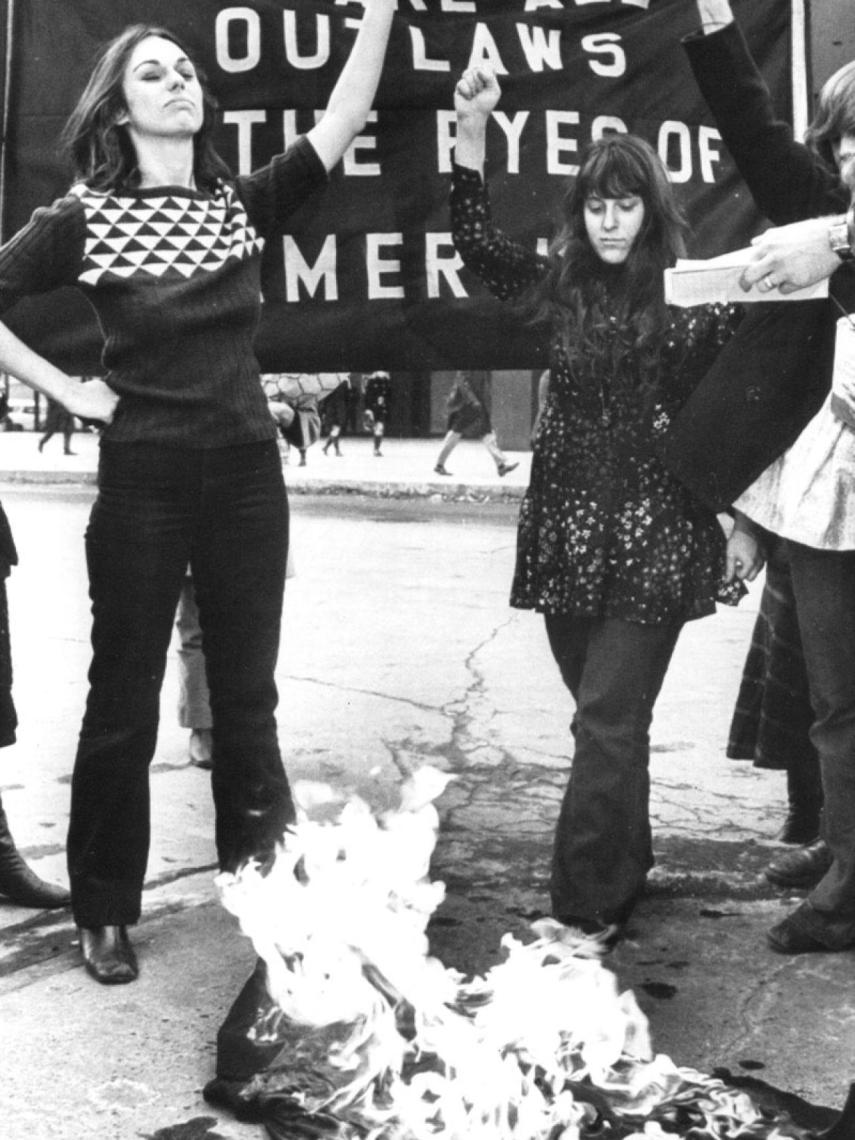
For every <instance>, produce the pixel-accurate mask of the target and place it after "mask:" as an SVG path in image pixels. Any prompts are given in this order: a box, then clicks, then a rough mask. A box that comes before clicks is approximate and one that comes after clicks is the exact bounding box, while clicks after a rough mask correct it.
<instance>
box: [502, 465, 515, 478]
mask: <svg viewBox="0 0 855 1140" xmlns="http://www.w3.org/2000/svg"><path fill="white" fill-rule="evenodd" d="M518 467H519V463H500V464H499V478H500V479H503V478H504V477H505V475H510V473H511V472H512V471H516V469H517V468H518Z"/></svg>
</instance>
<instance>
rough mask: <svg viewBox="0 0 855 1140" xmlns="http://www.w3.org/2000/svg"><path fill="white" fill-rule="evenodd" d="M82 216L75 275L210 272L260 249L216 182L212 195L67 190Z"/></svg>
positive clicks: (87, 279)
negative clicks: (80, 261)
mask: <svg viewBox="0 0 855 1140" xmlns="http://www.w3.org/2000/svg"><path fill="white" fill-rule="evenodd" d="M72 193H74V194H75V195H76V196H77V197H78V198H79V199H80V201H81V203H82V205H83V207H84V211H85V215H86V244H85V249H84V255H83V268H82V270H81V272H80V274H79V276H78V280H79V281H80V282H82V283H85V284H87V285H97V284H98V283H99V282H100V281H101V280H102V279H104V278H107V277H111V278H113V279H116V278H119V279H128V278H130V277H134V276H140V277H142V276H149V277H156V278H169V277H176V278H189V277H191V276H192V275H193V274H196V273H200V272H203V273H213V272H215V271H216V270H218V269H221V268H222V266H223V265H225V263H226V262H227V261H228V260H229V259H230V258H235V259H237V260H239V261H242V260H245V259H246V258H249V257H253V256H255V255H256V254H258V253H260V252H261V249H262V248H263V245H264V242H263V240H262V238H260V237H259V236H258V234H257V233H256V232H255V230H254V229H253V227H252V226H251V224H250V222H249V219H248V218H247V216H246V211H245V210H244V208H243V205H242V204H241V202H240V200H239V199H238V197H237V195H236V194H235V193H234V192H233V190H232V189H231V188H230V187H228V186H226V185H221V186H220V188H219V190H218V192H217V193H216V194H215V195H214V196H213V197H212V198H190V197H188V198H186V199H185V198H183V197H180V196H177V197H175V196H172V195H169V194H164V195H159V196H158V197H140V196H137V195H134V194H99V193H96V192H95V191H92V190H89V189H88V188H87V187H85V186H82V185H79V186H75V187H74V188H73V190H72Z"/></svg>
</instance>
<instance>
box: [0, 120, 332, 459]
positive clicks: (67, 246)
mask: <svg viewBox="0 0 855 1140" xmlns="http://www.w3.org/2000/svg"><path fill="white" fill-rule="evenodd" d="M325 184H326V171H325V169H324V166H323V164H322V163H321V161H320V159H319V158H318V156H317V154H316V152H315V150H314V148H313V147H312V145H311V143H310V142H309V141H308V140H307V139H306V138H301V139H299V140H298V141H297V142H296V143H295V145H294V146H293V147H291V148H289V150H288V151H287V153H285V154H284V155H279V156H277V157H276V158H274V159H273V160H272V161H271V162H270V163H269V165H267V166H265V167H262V168H261V169H259V170H257V171H255V172H254V173H253V174H251V175H249V176H247V177H239V178H236V179H235V180H234V183H232V184H227V183H225V182H221V183H219V184H218V185H217V187H216V188H215V190H214V191H213V192H212V193H210V194H209V193H203V192H201V191H196V190H189V189H186V188H182V187H172V186H169V187H157V188H155V189H146V190H139V189H123V190H121V191H116V192H114V193H109V194H103V193H97V192H95V191H93V190H90V189H89V188H88V187H86V186H85V185H82V184H78V185H76V186H74V187H72V189H71V190H70V192H69V193H68V195H67V196H66V197H64V198H62V199H60V200H59V201H57V202H55V203H54V204H53V205H52V206H50V207H49V208H47V209H39V210H36V212H35V213H34V214H33V217H32V218H31V220H30V221H29V223H28V224H27V225H26V226H25V227H24V228H23V229H22V230H21V231H20V232H19V233H18V234H17V235H16V236H15V237H14V238H13V239H12V240H11V241H9V242H8V243H7V244H6V245H5V246H3V248H2V249H0V311H5V310H6V309H8V308H9V307H11V306H12V305H13V304H14V303H15V302H16V301H17V300H19V299H20V298H22V297H25V296H27V295H29V294H33V293H46V292H49V291H50V290H53V289H56V288H58V287H59V286H62V285H74V286H76V287H77V288H79V289H80V290H81V291H82V292H83V293H84V295H85V296H86V298H87V299H88V300H89V302H90V304H91V305H92V307H93V308H94V310H95V312H96V314H97V316H98V321H99V323H100V326H101V330H102V332H103V334H104V350H103V354H102V361H103V366H104V379H105V380H106V381H107V383H108V384H109V385H110V387H111V388H113V389H114V390H115V391H116V392H117V393H118V395H119V396H120V397H121V398H120V401H119V404H118V407H117V409H116V413H115V416H114V419H113V422H112V423H111V424H110V425H109V426H108V427H107V428H106V429H105V432H104V438H106V439H110V440H114V441H121V442H141V441H145V442H159V443H169V444H180V445H182V446H188V447H219V446H225V445H229V444H237V443H248V442H252V441H258V440H264V439H273V438H274V437H275V435H276V428H275V424H274V422H273V420H272V418H271V416H270V413H269V411H268V409H267V402H266V400H265V397H264V394H263V392H262V388H261V384H260V382H259V367H258V362H257V360H256V358H255V353H254V348H253V340H254V337H255V332H256V329H257V326H258V320H259V316H260V311H261V252H262V249H263V248H264V241H265V239H266V238H268V237H270V236H272V235H274V234H276V233H278V232H279V231H281V229H282V227H283V225H284V223H285V221H286V219H287V218H288V216H289V215H290V214H291V213H293V211H294V210H296V209H297V208H298V207H299V206H301V205H302V204H303V202H304V201H305V200H306V198H307V197H308V196H309V195H311V194H312V193H313V192H315V191H316V190H317V189H318V188H320V187H321V186H323V185H325Z"/></svg>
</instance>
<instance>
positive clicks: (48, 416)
mask: <svg viewBox="0 0 855 1140" xmlns="http://www.w3.org/2000/svg"><path fill="white" fill-rule="evenodd" d="M57 433H61V434H62V439H63V445H64V446H63V451H64V453H65V454H66V455H74V452H73V451H72V450H71V437H72V435H74V416H73V415H72V414H71V412H68V411H66V409H65V408H64V407H63V406H62V404H60V403H58V402H57V401H56V400H51V399H50V398H48V402H47V412H46V413H45V432H44V435H43V436H42V438H41V439H40V440H39V451H44V447H45V444H46V443H47V442H48V440H49V439H51V438H52V437H53V436H54V435H56V434H57Z"/></svg>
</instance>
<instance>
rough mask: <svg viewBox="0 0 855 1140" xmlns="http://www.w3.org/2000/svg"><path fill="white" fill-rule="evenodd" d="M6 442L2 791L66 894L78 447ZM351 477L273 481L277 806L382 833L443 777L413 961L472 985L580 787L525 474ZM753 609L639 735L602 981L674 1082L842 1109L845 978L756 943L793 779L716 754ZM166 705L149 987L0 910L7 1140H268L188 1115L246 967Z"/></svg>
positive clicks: (29, 846) (371, 472)
mask: <svg viewBox="0 0 855 1140" xmlns="http://www.w3.org/2000/svg"><path fill="white" fill-rule="evenodd" d="M7 440H10V437H9V436H4V440H3V450H5V452H6V454H5V456H4V462H3V465H4V467H5V469H6V470H5V476H4V475H3V473H2V472H0V478H5V483H4V485H3V486H2V487H0V498H2V500H3V503H4V506H5V508H6V510H7V513H8V514H9V516H10V518H11V521H12V525H13V529H14V531H15V534H16V538H17V540H18V543H19V547H20V550H21V556H22V562H21V566H20V567H19V568H18V569H17V570H16V571H15V573H14V575H13V577H12V579H11V583H10V593H11V606H12V622H13V640H14V653H15V667H16V699H17V703H18V706H19V713H20V716H21V732H20V734H19V743H18V744H17V745H16V746H15V747H14V748H12V749H8V750H5V753H4V755H3V756H2V757H0V788H2V794H3V801H4V804H5V806H6V809H7V812H8V814H9V817H10V820H11V823H12V826H13V830H14V832H15V835H16V838H17V840H18V843H19V846H20V847H21V849H22V850H23V852H24V853H25V855H26V857H27V858H28V860H29V861H30V862H31V863H32V864H33V866H34V867H35V868H36V869H37V870H38V871H39V873H41V874H42V875H44V876H45V877H50V878H54V879H57V880H64V878H65V868H64V850H63V844H64V835H65V828H66V824H67V813H68V775H69V771H70V766H71V762H72V757H73V751H74V742H75V739H76V734H77V728H78V724H79V717H80V710H81V708H82V702H83V699H84V696H85V685H86V681H85V674H86V667H87V664H88V641H87V639H88V600H87V597H86V588H85V574H84V569H83V549H82V531H83V527H84V526H85V520H86V515H87V512H88V508H89V504H90V502H91V498H92V493H93V492H92V486H91V472H92V470H93V466H94V439H93V438H91V437H86V436H81V437H77V439H76V441H75V443H76V447H75V449H76V450H77V451H78V452H79V454H78V456H76V457H73V459H70V460H68V461H65V460H63V458H62V457H61V456H59V455H58V454H57V455H56V456H54V457H51V456H48V455H45V456H38V455H33V454H32V453H34V452H35V450H36V448H35V442H36V441H35V438H34V437H30V436H25V437H24V438H23V439H22V438H19V437H17V436H14V437H12V438H11V441H10V445H9V447H8V448H7V446H6V444H7ZM48 450H49V449H46V451H48ZM343 450H344V452H345V456H344V458H343V459H342V460H340V461H337V465H336V461H334V460H333V459H332V458H330V459H325V457H323V456H322V455H321V453H320V452H319V451H317V449H315V451H311V452H310V453H309V466H308V467H307V468H306V469H300V470H296V469H291V468H290V467H289V468H287V469H286V477H287V479H288V481H289V483H290V484H291V486H292V491H293V492H294V493H293V494H292V513H293V545H294V553H295V561H296V569H297V575H296V577H295V578H294V579H292V580H290V581H289V583H288V587H287V590H286V616H285V630H284V641H283V653H282V660H281V662H280V670H279V678H278V679H279V683H280V694H281V706H280V716H279V723H280V736H281V741H282V746H283V751H284V754H285V757H286V763H287V766H288V769H289V772H290V774H291V775H292V778H293V779H295V780H300V779H310V780H321V781H328V782H330V783H332V784H334V785H336V786H337V787H339V788H342V789H345V790H346V791H348V792H355V793H359V794H361V795H363V796H365V797H366V798H367V799H369V800H370V801H371V802H372V803H375V804H377V805H378V806H382V805H387V804H389V803H390V802H392V801H393V800H394V796H395V790H396V788H397V786H398V784H399V782H400V779H401V778H402V776H403V775H405V774H406V773H407V772H409V771H411V770H413V769H414V768H416V767H418V766H419V765H422V764H425V763H430V764H434V765H437V766H438V767H441V768H443V769H445V770H447V771H448V772H450V773H451V774H453V776H454V779H453V780H452V781H451V782H450V784H449V785H448V787H447V789H446V791H445V792H444V793H443V795H442V797H441V799H440V800H439V802H438V807H439V810H440V816H441V832H440V836H439V840H438V844H437V848H436V851H435V857H434V868H433V870H434V876H435V877H436V878H440V879H442V880H444V881H445V883H446V886H447V896H446V899H445V902H444V903H443V904H442V906H441V907H440V908H439V910H438V911H437V913H436V915H435V916H434V919H433V921H432V923H431V927H430V936H431V946H432V950H433V952H434V953H435V954H437V955H438V956H439V957H440V958H441V959H442V961H443V962H445V963H446V964H447V965H449V966H454V967H456V968H458V969H460V970H461V971H463V972H464V973H480V972H482V971H483V970H484V969H485V968H487V967H488V966H489V965H491V964H492V963H493V962H495V961H497V960H498V958H499V956H500V939H501V937H502V935H503V934H505V933H506V932H511V933H514V934H517V935H519V936H520V937H525V936H526V935H527V932H528V924H529V923H530V922H531V921H532V919H534V918H536V917H538V916H540V915H541V914H543V913H546V912H547V905H548V903H547V893H546V876H547V871H548V863H549V852H550V845H551V837H552V828H553V825H554V821H555V818H556V815H557V811H558V805H559V802H560V798H561V795H562V793H563V789H564V784H565V780H566V772H567V767H568V725H569V720H570V716H571V714H572V708H571V707H570V702H569V698H568V697H567V695H566V693H565V692H564V690H563V688H562V686H561V684H560V681H559V679H558V677H557V673H556V670H555V669H554V666H553V665H552V662H551V660H550V657H549V652H548V648H547V645H546V639H545V636H544V634H543V631H542V628H541V625H540V622H539V620H538V619H537V618H536V617H535V616H534V615H531V614H527V613H520V612H517V611H513V610H511V609H509V607H508V605H507V592H508V586H509V581H510V572H511V566H512V560H513V550H514V520H515V513H516V500H517V499H518V497H519V494H520V493H521V489H522V487H523V486H524V484H525V462H524V460H525V457H520V458H522V459H523V463H522V464H521V468H520V470H519V471H518V472H515V473H514V477H515V478H516V481H515V482H508V481H505V482H500V481H499V480H498V479H497V478H495V477H491V476H490V474H489V473H488V472H486V471H485V462H486V457H485V455H484V453H483V449H481V448H479V445H477V444H473V445H472V448H471V449H469V448H467V446H466V445H465V444H463V445H461V447H460V449H459V450H458V452H456V453H455V459H456V460H457V465H456V470H457V471H458V472H459V475H458V476H457V477H456V478H455V481H454V482H452V483H451V484H449V483H448V482H445V483H442V484H441V485H440V484H438V482H437V480H436V479H435V478H433V477H431V476H430V474H429V472H430V468H431V466H432V463H431V460H432V457H433V452H434V450H435V443H434V441H395V440H390V441H388V443H387V445H386V451H387V456H388V462H387V459H384V460H382V461H379V462H378V461H376V460H373V459H372V457H371V455H370V444H369V443H368V441H366V440H355V441H349V443H347V444H346V445H345V446H344V448H343ZM514 458H517V457H516V456H515V457H514ZM378 468H380V469H382V471H383V473H384V475H383V480H379V474H378ZM432 479H433V481H432ZM380 489H382V493H381V490H380ZM758 597H759V589H758V588H757V587H755V588H754V589H753V590H752V593H751V595H750V596H749V598H748V599H746V600H745V601H744V602H743V604H742V605H741V606H740V608H739V609H737V610H730V609H723V610H721V611H720V612H719V613H718V614H717V615H716V616H715V617H713V618H708V619H704V620H702V621H700V622H696V623H693V624H692V625H690V626H689V627H687V629H686V631H685V632H684V635H683V638H682V640H681V642H680V644H679V646H678V650H677V654H676V656H675V659H674V662H673V664H672V667H671V670H670V671H669V675H668V678H667V679H666V683H665V686H664V689H663V693H662V696H661V698H660V702H659V705H658V706H657V715H656V719H655V722H654V727H653V758H652V775H653V790H652V814H653V820H654V837H655V851H656V857H657V865H656V868H655V869H654V871H653V873H652V875H651V878H650V883H649V890H648V894H647V896H646V897H645V899H644V900H642V902H641V904H640V905H639V907H638V909H637V912H636V914H635V916H634V918H633V922H632V925H631V929H630V932H629V938H628V939H627V940H626V942H624V943H623V944H621V946H620V947H619V948H618V949H617V950H616V951H615V952H614V953H613V954H612V955H610V956H609V959H608V965H609V967H610V968H611V969H613V970H614V971H615V972H616V974H617V976H618V979H619V981H620V983H621V985H622V986H624V987H627V988H632V989H633V990H635V992H636V995H637V997H638V999H639V1003H640V1005H641V1007H642V1009H644V1011H645V1012H646V1014H647V1015H648V1017H649V1019H650V1023H651V1031H652V1035H653V1041H654V1045H655V1047H656V1048H657V1050H658V1051H660V1052H663V1053H667V1054H669V1055H670V1056H671V1057H672V1058H673V1059H674V1060H675V1061H676V1062H677V1063H678V1064H681V1065H687V1066H692V1067H695V1068H698V1069H700V1070H702V1071H704V1072H710V1071H712V1070H713V1069H717V1068H720V1067H725V1068H727V1069H729V1070H730V1071H731V1072H733V1073H734V1074H742V1075H745V1074H750V1075H752V1076H756V1077H759V1078H761V1079H763V1080H766V1081H768V1082H770V1083H771V1084H773V1085H775V1086H777V1087H779V1088H782V1089H786V1090H788V1091H790V1092H794V1093H797V1094H798V1095H801V1096H803V1097H805V1098H806V1099H808V1100H810V1101H812V1102H813V1103H817V1104H825V1105H829V1106H832V1107H841V1106H842V1104H843V1100H844V1098H845V1095H846V1092H847V1089H848V1086H849V1082H850V1080H852V1079H855V1064H853V1061H852V1058H853V1055H855V1049H854V1048H853V1046H855V1001H853V961H855V956H854V955H853V954H852V953H843V954H830V955H807V956H804V957H802V958H792V959H791V958H783V957H780V956H777V955H775V954H773V953H772V952H771V951H769V950H768V949H767V948H766V945H765V942H764V938H763V932H764V930H765V929H766V928H767V927H768V926H770V925H771V924H772V923H773V922H775V921H777V919H778V918H779V917H780V916H781V914H782V913H784V910H785V908H786V907H788V906H790V905H792V899H790V898H787V897H785V896H783V895H782V894H781V893H780V892H778V891H776V890H774V889H773V888H771V887H770V886H769V885H768V884H767V883H766V881H765V879H763V877H762V869H763V867H764V866H765V864H766V862H767V861H768V860H769V858H770V857H771V856H772V855H773V854H774V853H775V852H777V851H779V850H780V848H779V847H778V846H777V845H776V844H775V843H774V841H773V836H774V835H775V832H776V831H777V829H778V826H779V824H780V820H781V815H782V810H783V797H784V788H783V779H782V776H781V774H779V773H774V772H762V771H758V770H756V769H754V768H752V767H751V765H750V764H745V763H738V762H733V761H728V760H726V759H725V758H724V752H723V749H724V740H725V736H726V732H727V725H728V720H729V716H730V709H731V706H732V702H733V698H734V696H735V693H736V688H737V686H738V682H739V673H740V670H741V665H742V660H743V657H744V653H745V650H746V649H747V645H748V639H749V636H750V631H751V626H752V624H753V621H754V616H755V613H756V604H757V599H758ZM175 698H176V679H175V666H174V661H171V663H170V668H169V670H168V674H167V682H166V685H165V689H164V697H163V705H162V726H161V734H160V741H159V746H158V752H157V756H156V758H155V763H154V765H153V768H152V795H153V819H154V821H155V833H154V836H153V845H152V854H151V859H150V863H149V875H148V880H147V888H146V893H145V902H144V917H143V921H142V922H141V924H140V925H139V926H138V927H137V928H136V931H135V939H134V940H135V944H136V946H137V948H138V950H139V954H140V960H141V967H142V973H141V977H140V979H139V981H138V982H137V983H135V984H134V985H132V986H128V987H115V988H105V987H97V986H96V985H95V984H94V983H93V982H92V981H91V980H90V979H89V978H88V977H87V976H86V975H85V974H84V972H83V970H82V969H81V967H80V965H79V962H78V957H77V953H78V952H77V947H76V944H75V930H74V928H73V926H72V924H71V922H70V917H69V915H68V914H67V913H66V912H59V913H58V914H57V913H53V914H48V913H43V914H39V913H34V912H30V911H25V910H21V909H18V908H15V907H12V906H8V905H2V904H0V924H2V931H3V938H2V942H0V1068H2V1080H0V1120H2V1122H3V1129H2V1132H3V1137H4V1140H53V1138H56V1140H79V1138H80V1137H82V1136H91V1137H94V1138H96V1140H113V1138H116V1140H125V1138H136V1137H147V1138H152V1140H197V1138H203V1137H204V1138H209V1140H210V1138H217V1137H220V1138H224V1140H233V1138H243V1137H248V1138H249V1137H256V1136H258V1137H262V1136H263V1132H262V1130H261V1129H260V1127H259V1126H257V1125H251V1124H242V1123H239V1122H237V1121H235V1120H234V1119H232V1118H231V1117H229V1116H228V1115H227V1114H225V1113H221V1112H218V1111H215V1110H213V1109H212V1108H211V1107H210V1106H208V1105H207V1104H206V1103H205V1102H204V1100H203V1099H202V1097H201V1089H202V1087H203V1086H204V1084H205V1082H206V1081H207V1080H208V1079H209V1078H210V1077H211V1076H212V1074H213V1064H214V1048H215V1037H216V1030H217V1027H218V1025H219V1023H220V1022H221V1021H222V1018H223V1017H224V1015H225V1012H226V1010H227V1009H228V1006H229V1005H230V1003H231V1001H232V1000H233V999H234V997H236V996H237V993H238V991H239V989H240V987H241V985H242V984H243V981H244V980H245V978H246V976H247V975H248V974H249V972H250V971H251V969H252V965H253V961H254V956H253V953H252V950H251V948H250V947H249V945H248V944H247V942H246V940H245V939H244V938H243V936H242V935H241V934H240V932H239V931H238V930H237V928H236V926H235V924H234V920H233V919H232V918H231V917H230V916H229V915H227V914H226V913H225V912H224V911H223V909H222V908H221V907H220V905H219V903H218V901H217V898H216V892H215V888H214V884H213V876H214V870H215V869H214V854H213V843H212V830H213V827H212V811H211V804H210V792H209V788H208V777H207V775H206V774H205V773H204V772H201V771H199V770H198V769H195V768H193V767H191V766H190V765H189V764H188V762H187V757H186V739H185V734H184V732H183V731H182V730H180V729H179V728H178V727H177V726H176V724H175V716H174V708H175Z"/></svg>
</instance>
